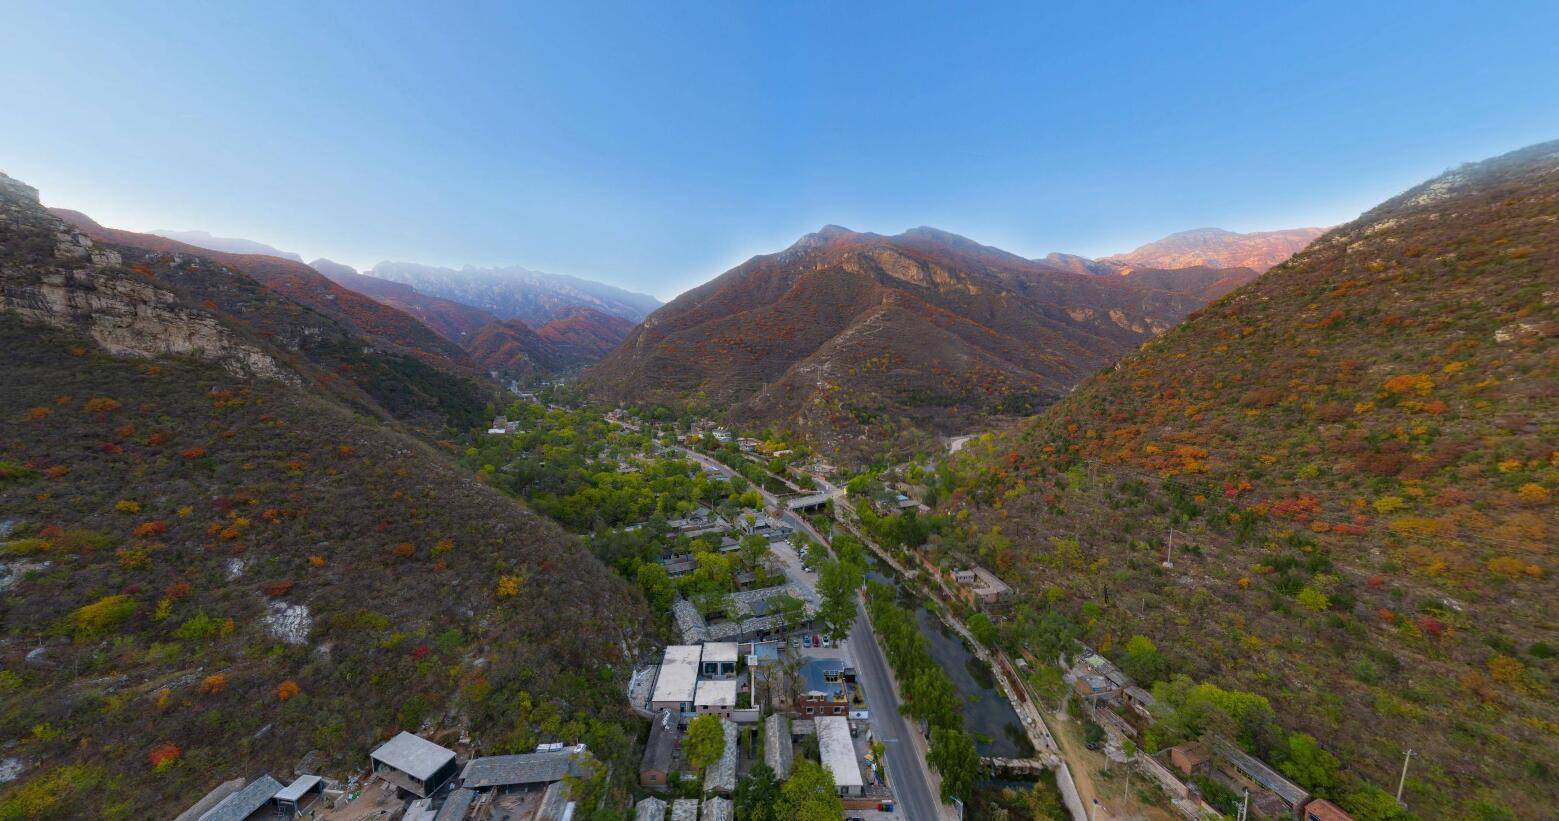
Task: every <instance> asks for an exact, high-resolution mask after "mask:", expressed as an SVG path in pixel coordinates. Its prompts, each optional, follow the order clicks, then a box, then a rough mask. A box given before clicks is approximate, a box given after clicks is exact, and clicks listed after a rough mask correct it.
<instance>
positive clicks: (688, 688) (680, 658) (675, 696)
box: [650, 644, 703, 703]
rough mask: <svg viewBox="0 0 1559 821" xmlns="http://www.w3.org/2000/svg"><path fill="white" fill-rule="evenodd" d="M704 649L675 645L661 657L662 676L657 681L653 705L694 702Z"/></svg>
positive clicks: (695, 646)
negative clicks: (699, 662) (699, 660)
mask: <svg viewBox="0 0 1559 821" xmlns="http://www.w3.org/2000/svg"><path fill="white" fill-rule="evenodd" d="M702 653H703V648H701V647H699V646H698V645H696V644H673V645H671V646H670V647H667V648H666V653H665V655H664V656H662V657H661V662H660V675H659V676H657V677H656V679H655V692H654V693H653V694H651V696H650V702H651V703H659V702H666V701H675V702H683V701H692V700H693V691H694V688H695V687H696V686H697V684H698V659H699V657H700V656H701V655H702Z"/></svg>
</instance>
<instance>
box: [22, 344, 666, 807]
mask: <svg viewBox="0 0 1559 821" xmlns="http://www.w3.org/2000/svg"><path fill="white" fill-rule="evenodd" d="M0 349H4V350H5V351H6V352H7V363H6V368H5V370H4V372H3V375H0V377H3V383H4V390H0V462H4V463H7V464H9V465H10V467H11V470H10V472H9V474H7V473H5V472H3V471H0V476H6V475H9V477H10V478H0V511H3V515H0V520H3V521H6V522H7V523H8V524H9V525H10V526H11V527H13V528H14V531H13V532H12V534H11V535H10V537H9V539H10V541H5V540H3V539H0V542H4V543H5V544H6V547H5V548H3V549H0V550H3V552H5V553H6V554H7V555H5V556H3V557H0V561H3V562H6V563H8V564H10V565H11V568H12V569H13V570H15V571H20V581H19V582H18V583H17V584H16V586H15V587H14V588H12V589H11V590H9V591H7V592H6V594H5V596H4V598H3V599H0V608H3V609H0V619H3V639H0V658H3V664H0V666H3V668H4V670H5V671H6V673H5V674H4V676H3V680H0V737H3V738H10V739H18V740H19V741H18V742H17V743H16V744H15V745H14V746H10V747H8V748H7V749H6V750H5V751H4V755H6V756H16V757H19V758H21V759H22V760H23V761H24V762H26V765H27V771H26V772H25V773H24V775H23V778H22V780H21V781H20V782H19V783H17V784H13V785H11V789H10V790H9V791H8V792H6V793H4V794H3V796H0V815H4V814H5V813H7V812H10V811H14V810H17V808H18V806H19V804H18V803H17V802H19V801H20V800H22V799H28V800H31V799H40V798H42V797H45V794H54V795H56V796H57V797H59V798H60V800H61V803H59V804H56V805H55V809H54V810H53V812H54V813H55V814H60V815H95V816H96V815H113V814H119V815H128V816H131V817H146V816H148V815H150V814H164V815H165V814H167V813H166V811H167V810H169V809H176V808H181V807H182V806H183V805H185V804H187V803H189V802H190V801H192V800H193V799H194V798H195V797H197V796H198V795H199V794H201V793H203V792H204V791H205V790H206V789H209V788H210V787H211V786H214V785H215V784H216V783H217V782H218V781H221V780H224V779H227V778H231V777H234V776H240V775H242V776H249V775H252V774H253V773H255V772H257V771H260V770H262V769H269V770H271V771H273V772H276V773H278V774H279V775H282V774H286V773H288V772H290V771H291V768H292V766H293V764H294V763H295V762H296V761H297V759H298V758H299V756H301V755H302V754H303V753H304V752H306V751H308V750H311V749H319V750H321V751H323V752H324V754H325V766H326V767H327V771H334V772H341V771H343V770H345V769H347V768H349V767H355V766H357V765H359V764H360V763H361V761H362V760H364V755H365V753H366V751H367V750H368V749H369V748H370V746H371V745H372V744H374V743H375V742H376V741H377V740H378V739H381V738H383V737H385V736H386V735H387V734H389V733H390V732H392V731H393V730H395V729H398V728H401V727H405V728H408V729H413V730H415V729H418V727H419V725H421V724H423V723H424V722H435V721H437V722H439V726H440V727H442V728H446V729H447V728H449V727H452V726H458V727H465V728H468V729H469V730H470V731H471V732H472V734H473V736H474V737H475V738H476V739H477V741H478V742H479V743H480V744H481V745H482V747H483V749H484V750H486V751H494V750H498V749H503V748H505V747H508V748H514V749H520V748H524V747H526V746H528V745H531V744H534V743H535V742H536V741H538V740H550V739H553V738H562V739H573V738H584V739H585V740H587V741H590V742H591V746H592V748H593V749H604V750H606V751H608V752H610V751H612V750H626V749H629V748H631V746H632V745H631V743H626V742H623V741H621V739H619V738H618V737H617V733H619V732H621V731H622V730H625V729H626V728H628V727H629V726H630V725H629V724H628V723H627V716H626V713H625V708H624V707H623V705H622V703H621V699H620V693H619V690H620V685H621V683H622V680H623V678H624V677H625V676H626V674H627V660H626V659H625V658H624V657H623V653H624V650H625V649H626V648H631V646H632V643H633V642H634V641H635V637H636V634H637V630H638V627H637V625H638V623H639V621H640V620H641V618H642V615H643V610H642V604H641V603H640V601H639V599H638V597H637V596H636V595H634V594H631V593H630V592H629V591H628V590H627V589H626V587H625V585H623V584H621V583H619V582H618V580H617V579H616V578H615V577H613V576H612V575H611V574H610V573H608V572H607V571H605V570H604V569H603V568H602V567H601V566H600V565H599V563H597V562H595V561H594V560H593V559H592V558H590V557H589V556H588V555H587V554H586V552H585V551H583V549H582V548H580V547H579V546H578V544H577V543H576V542H575V541H574V540H573V539H571V538H569V537H567V536H565V535H564V534H562V533H561V532H560V531H559V530H558V529H557V528H556V527H555V526H553V525H551V524H549V523H546V522H544V521H542V520H540V519H538V518H537V517H536V516H534V515H533V514H531V513H529V512H528V511H526V510H524V509H523V508H521V507H519V506H517V505H515V504H514V503H513V502H511V501H509V500H507V499H505V498H504V497H503V496H501V495H499V494H498V493H496V492H494V491H492V490H490V489H488V488H486V487H484V486H481V485H480V484H478V483H477V482H475V481H474V480H473V479H471V478H470V477H469V475H468V474H466V473H464V472H463V471H462V470H460V469H459V468H457V467H454V466H453V465H452V463H451V462H449V461H448V460H447V458H446V456H445V454H442V453H439V452H437V451H435V450H434V449H432V448H430V447H429V446H428V445H426V444H424V443H423V442H421V441H419V440H416V439H413V438H410V437H407V436H404V435H402V434H400V433H398V432H396V431H395V430H394V429H393V428H392V427H391V426H387V425H380V424H378V423H376V422H373V421H371V420H368V419H366V418H365V417H361V416H355V415H353V414H351V413H349V412H347V411H345V410H343V409H342V408H341V407H340V406H338V405H335V404H332V403H329V402H326V401H324V400H322V399H318V398H315V397H312V396H308V395H304V394H301V393H299V392H296V391H293V390H290V389H287V388H285V387H284V386H281V385H278V384H275V383H268V382H253V383H245V382H241V381H238V380H235V379H234V378H233V377H232V376H231V375H229V374H227V373H226V372H224V371H222V370H220V369H218V368H216V367H214V366H210V365H204V364H197V363H190V362H181V361H162V362H158V363H155V364H154V363H149V362H143V361H129V360H119V359H114V358H111V357H107V356H103V355H100V354H98V353H96V352H95V348H93V347H92V345H91V343H90V342H88V341H85V340H82V339H80V338H76V337H73V336H69V335H65V334H61V333H55V332H51V331H40V330H38V329H36V328H34V327H28V326H23V325H21V324H20V323H19V322H18V321H17V320H15V319H14V318H11V317H3V316H0ZM97 397H108V398H112V399H114V400H116V401H117V402H118V403H119V407H118V408H117V409H115V410H112V411H108V412H92V411H89V410H87V406H86V403H87V402H88V401H89V400H91V399H94V398H97ZM99 404H102V403H99ZM34 408H46V409H48V410H47V411H31V412H29V411H30V409H34ZM34 417H37V418H34ZM196 448H199V449H203V451H197V450H192V449H196ZM18 467H20V468H21V469H20V470H17V469H16V468H18ZM121 502H134V503H135V504H134V505H130V504H123V505H121V504H120V503H121ZM134 507H138V508H139V509H138V510H134V511H133V512H132V511H131V510H130V509H131V508H134ZM121 508H123V509H121ZM147 523H161V524H160V525H157V524H153V525H150V526H147V527H141V528H140V531H139V533H140V535H136V534H137V528H138V527H140V526H142V525H146V524H147ZM162 526H166V530H165V531H164V532H157V531H158V530H159V529H160V528H161V527H162ZM444 540H448V541H447V542H445V541H444ZM312 557H318V560H317V561H314V560H312ZM233 560H238V561H242V562H243V563H244V568H243V571H242V573H241V574H240V575H238V576H237V577H236V578H229V574H228V566H229V563H230V562H232V561H233ZM19 561H25V562H28V563H30V569H27V568H23V567H19V566H18V565H17V562H19ZM505 576H510V577H514V578H516V579H518V580H519V584H518V588H517V589H518V593H517V595H514V596H512V597H506V598H500V597H499V596H498V595H497V592H498V585H499V580H500V577H505ZM283 591H285V592H283ZM111 596H123V597H124V599H122V600H111V601H122V602H123V603H124V605H123V606H124V612H123V614H122V615H123V620H122V621H120V622H118V623H115V624H111V625H109V626H107V627H105V628H103V629H101V630H98V631H93V630H90V629H85V628H83V627H82V626H81V625H80V624H79V623H77V621H76V620H75V618H74V616H73V614H75V613H77V612H78V608H81V607H82V606H84V605H87V604H90V603H93V602H98V601H101V600H103V599H104V598H105V597H111ZM163 602H167V604H163ZM279 603H286V604H290V605H305V606H307V607H308V608H309V611H310V616H311V617H312V630H311V632H310V633H309V636H308V639H307V642H306V643H305V644H302V645H289V644H286V643H284V642H282V641H280V640H278V639H277V638H276V637H274V636H273V635H271V634H270V633H269V632H268V631H267V629H266V626H265V624H264V622H263V619H264V617H265V616H266V614H267V613H268V612H269V610H268V609H269V608H271V607H273V606H275V605H277V604H279ZM199 614H205V615H206V616H208V617H210V618H211V619H212V620H214V622H213V629H214V631H215V632H214V634H213V635H211V636H208V637H205V638H198V637H195V634H196V633H198V632H199V631H198V630H195V629H194V628H191V627H185V628H184V629H183V630H182V631H181V630H180V628H181V626H182V625H188V624H192V623H193V624H195V625H199V624H200V622H199V621H198V620H197V621H195V622H191V619H195V618H197V616H198V615H199ZM227 619H231V620H232V621H231V625H230V626H224V624H225V620H227ZM559 625H568V628H567V629H566V630H562V629H559ZM181 632H182V637H181ZM40 647H41V648H43V649H42V651H41V652H39V653H37V654H36V655H34V657H33V658H32V659H31V660H28V659H27V656H28V655H29V654H30V653H33V652H34V650H35V648H40ZM215 673H220V674H221V675H223V676H224V677H225V680H226V687H225V690H223V691H222V692H220V693H214V694H213V693H203V692H202V681H203V679H204V677H206V676H209V675H212V674H215ZM288 680H291V681H295V682H296V683H297V684H298V686H299V687H300V689H301V694H300V695H297V696H294V697H292V698H290V699H288V700H286V701H285V702H284V701H282V700H281V699H280V698H279V697H278V693H277V687H278V686H279V685H280V684H281V683H282V682H284V681H288ZM164 744H173V745H176V746H177V747H178V748H180V750H181V758H180V760H179V761H178V762H177V763H175V764H173V765H172V766H171V767H167V768H166V769H164V770H163V771H156V770H155V769H154V767H153V766H152V763H151V759H150V758H149V756H151V755H152V751H153V750H154V748H156V747H158V746H160V745H164ZM67 765H79V766H78V767H76V768H73V769H60V768H62V767H66V766H67ZM8 800H9V801H10V802H11V803H7V801H8ZM154 809H156V810H159V811H160V813H153V812H152V810H154Z"/></svg>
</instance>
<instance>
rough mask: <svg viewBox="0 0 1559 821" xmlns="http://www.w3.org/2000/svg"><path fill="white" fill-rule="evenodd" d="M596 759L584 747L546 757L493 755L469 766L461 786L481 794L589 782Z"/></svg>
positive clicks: (547, 754)
mask: <svg viewBox="0 0 1559 821" xmlns="http://www.w3.org/2000/svg"><path fill="white" fill-rule="evenodd" d="M594 769H595V767H594V759H593V758H592V757H591V756H590V752H589V751H588V750H586V749H585V747H584V745H583V744H576V745H574V746H572V747H566V748H564V749H561V750H552V751H549V752H544V753H521V754H519V755H489V756H484V757H482V758H473V759H471V760H470V761H468V762H466V767H465V769H464V770H462V771H461V772H460V786H462V787H470V788H472V789H476V790H480V789H484V788H486V787H499V786H515V785H521V784H546V783H549V782H552V781H561V780H563V776H565V775H572V776H574V777H575V778H588V777H589V776H590V774H591V773H592V772H593V771H594Z"/></svg>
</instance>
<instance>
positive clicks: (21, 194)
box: [0, 174, 297, 382]
mask: <svg viewBox="0 0 1559 821" xmlns="http://www.w3.org/2000/svg"><path fill="white" fill-rule="evenodd" d="M0 214H3V220H0V248H3V249H4V252H3V256H0V306H3V307H4V308H5V309H6V310H10V311H14V312H16V313H17V314H20V315H21V316H23V317H26V318H28V319H31V320H33V321H37V322H43V323H47V324H49V325H52V326H54V327H57V328H74V329H79V330H82V331H84V332H86V333H87V334H88V335H90V336H91V337H92V339H93V340H95V341H96V342H97V343H98V344H100V345H102V346H103V348H104V349H105V350H107V351H108V352H110V353H113V354H116V355H120V356H142V357H155V356H167V355H174V356H193V357H197V358H200V359H206V360H211V361H214V362H218V363H220V364H221V365H222V366H223V367H224V368H226V369H228V370H229V371H231V372H233V373H234V374H235V375H239V376H259V377H265V378H269V379H280V380H283V381H288V382H296V381H297V375H296V374H294V373H292V372H291V371H289V370H287V369H286V368H284V367H283V366H281V365H280V364H279V363H277V362H276V360H275V359H274V358H272V357H271V356H270V355H269V354H267V353H265V352H264V351H262V350H260V349H259V348H257V347H255V346H254V345H251V344H248V343H247V342H245V341H243V340H242V339H241V338H239V337H238V336H237V335H236V334H234V333H233V332H232V331H231V330H229V329H228V328H227V327H226V326H224V325H223V324H222V323H221V321H219V320H218V319H217V317H216V316H214V315H212V314H208V313H202V312H199V311H195V310H192V309H190V308H187V307H185V306H182V305H180V304H179V300H178V297H177V296H176V295H175V294H174V293H173V292H171V291H168V290H166V289H164V288H159V287H157V286H156V285H154V284H152V283H151V282H149V281H147V280H146V279H144V278H139V277H137V276H136V275H135V274H134V273H133V272H131V271H129V270H126V269H124V268H122V267H121V265H122V263H123V260H122V259H121V258H120V255H119V254H118V253H117V252H115V251H113V250H109V249H104V248H99V247H97V246H95V245H94V244H93V242H92V240H91V239H89V238H87V237H86V236H84V235H82V234H81V233H80V232H79V231H76V230H74V229H73V228H71V227H70V226H69V225H67V224H66V223H65V222H64V221H63V220H61V219H59V218H58V217H55V216H54V215H52V214H50V213H48V212H47V211H45V210H44V209H43V207H42V206H41V205H40V204H39V202H38V192H37V190H36V189H34V188H32V187H31V186H28V185H25V184H22V183H20V182H17V181H16V180H13V179H11V178H10V177H7V176H5V175H3V174H0ZM51 244H52V248H49V250H48V252H47V253H43V252H44V249H45V248H48V247H49V246H50V245H51Z"/></svg>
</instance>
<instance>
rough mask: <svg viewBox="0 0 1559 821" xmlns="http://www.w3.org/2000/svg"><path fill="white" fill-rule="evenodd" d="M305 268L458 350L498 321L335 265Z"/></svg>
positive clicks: (320, 261)
mask: <svg viewBox="0 0 1559 821" xmlns="http://www.w3.org/2000/svg"><path fill="white" fill-rule="evenodd" d="M309 267H311V268H313V269H314V270H316V271H318V272H320V273H321V274H324V275H325V276H326V277H328V278H329V279H330V281H332V282H334V283H336V284H337V285H340V286H342V287H344V288H349V289H351V290H353V291H356V292H357V293H360V294H362V295H364V296H367V297H371V298H373V299H375V300H378V301H379V302H382V303H384V304H385V305H389V306H392V307H394V308H399V309H400V310H402V311H405V312H406V313H408V314H411V315H412V316H414V317H416V318H417V319H418V320H419V321H421V322H422V324H424V325H426V326H428V327H429V328H431V329H433V331H434V332H436V333H437V334H438V335H439V336H442V337H444V338H445V339H447V340H449V341H451V342H454V343H455V344H457V345H460V346H462V347H464V346H465V345H466V344H467V342H468V341H469V340H470V338H471V337H472V336H473V335H474V334H475V333H476V332H477V331H478V330H480V329H481V328H482V326H484V325H487V324H488V323H490V322H497V321H498V318H497V317H495V316H493V315H492V314H490V313H488V312H486V311H484V310H482V309H481V308H473V307H471V306H470V305H463V304H461V303H459V302H455V301H453V300H448V299H441V298H439V297H436V296H428V295H427V294H424V293H422V292H421V291H418V290H417V289H415V288H413V287H411V286H410V285H406V284H403V283H400V282H391V281H390V280H387V279H379V278H378V277H371V276H366V275H364V274H359V273H358V272H357V271H356V270H354V269H352V268H351V267H349V266H346V265H342V264H341V263H339V262H332V261H330V260H328V259H316V260H314V261H313V262H311V263H309Z"/></svg>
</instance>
